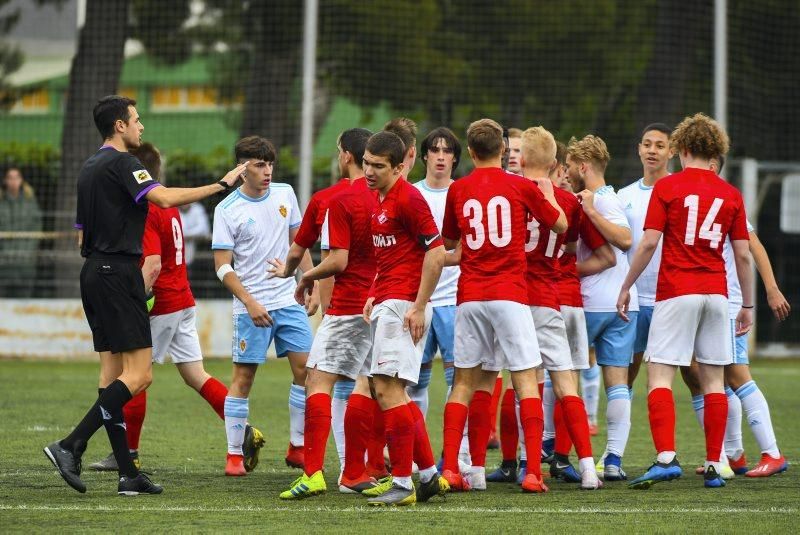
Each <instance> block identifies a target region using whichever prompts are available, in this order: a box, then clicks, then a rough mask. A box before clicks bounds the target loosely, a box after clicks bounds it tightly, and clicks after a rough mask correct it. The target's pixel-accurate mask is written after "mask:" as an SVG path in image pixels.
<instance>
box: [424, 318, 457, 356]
mask: <svg viewBox="0 0 800 535" xmlns="http://www.w3.org/2000/svg"><path fill="white" fill-rule="evenodd" d="M455 329H456V306H455V305H443V306H439V307H433V320H432V321H431V330H430V331H429V332H428V339H427V340H426V341H425V349H424V351H423V353H422V363H423V364H427V363H429V362H431V361H432V360H433V357H435V356H436V351H437V350H438V351H439V352H440V353H441V354H442V361H444V362H453V361H454V360H455V357H454V356H453V340H454V338H455Z"/></svg>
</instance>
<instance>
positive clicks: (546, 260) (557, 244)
mask: <svg viewBox="0 0 800 535" xmlns="http://www.w3.org/2000/svg"><path fill="white" fill-rule="evenodd" d="M554 193H555V197H556V202H558V205H559V206H560V207H561V209H562V210H563V211H564V215H565V216H566V217H567V225H568V227H567V231H566V232H564V233H563V234H556V233H555V232H553V231H552V230H550V229H549V228H547V227H542V225H540V224H539V222H538V221H536V218H535V217H533V215H532V214H528V232H527V238H526V240H525V253H526V255H527V258H528V270H527V275H526V279H527V283H528V303H527V304H529V305H531V306H541V307H549V308H554V309H556V310H558V309H559V308H560V306H559V305H560V303H559V297H558V286H557V284H558V280H559V279H560V278H561V267H560V266H559V263H558V253H559V251H561V246H562V245H563V244H564V243H569V242H574V241H577V239H578V227H579V225H580V217H581V211H582V209H581V205H580V204H579V203H578V199H577V198H576V197H575V195H573V194H571V193H567V192H566V191H564V190H562V189H560V188H555V189H554Z"/></svg>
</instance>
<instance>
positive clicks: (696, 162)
mask: <svg viewBox="0 0 800 535" xmlns="http://www.w3.org/2000/svg"><path fill="white" fill-rule="evenodd" d="M681 166H682V167H683V168H684V169H686V168H688V167H692V168H694V169H702V170H704V171H710V170H711V161H710V160H708V159H706V158H701V157H695V156H692V155H691V154H689V155H686V156H681Z"/></svg>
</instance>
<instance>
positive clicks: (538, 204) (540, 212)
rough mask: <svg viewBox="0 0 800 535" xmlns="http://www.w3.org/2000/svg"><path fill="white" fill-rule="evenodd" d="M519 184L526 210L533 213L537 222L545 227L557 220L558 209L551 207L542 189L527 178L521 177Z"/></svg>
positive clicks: (549, 226) (550, 226)
mask: <svg viewBox="0 0 800 535" xmlns="http://www.w3.org/2000/svg"><path fill="white" fill-rule="evenodd" d="M520 184H522V185H523V188H522V200H523V203H525V206H527V207H528V210H529V211H530V213H531V214H533V218H534V219H535V220H536V221H538V222H539V224H540V225H542V226H543V227H546V228H552V227H553V225H555V223H556V221H558V216H559V215H561V214H559V213H558V210H556V209H555V208H553V205H551V204H550V202H549V201H548V200H547V199H546V198H545V196H544V193H542V190H540V189H539V187H538V186H536V185H535V184H534V183H533V182H531V181H529V180H527V179H524V178H523V179H521V182H520Z"/></svg>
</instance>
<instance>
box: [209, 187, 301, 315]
mask: <svg viewBox="0 0 800 535" xmlns="http://www.w3.org/2000/svg"><path fill="white" fill-rule="evenodd" d="M300 220H301V214H300V207H299V206H298V204H297V197H295V194H294V190H293V189H292V186H290V185H289V184H276V183H274V182H273V183H272V184H271V185H270V187H269V190H267V193H266V194H264V196H262V197H260V198H258V199H254V198H252V197H248V196H247V195H245V194H244V193H242V191H241V189H237V190H236V191H234V192H233V193H231V194H230V195H228V196H227V197H226V198H225V200H223V201H222V202H220V203H219V204H218V205H217V207H216V208H215V209H214V231H213V236H212V243H211V248H212V249H227V250H231V251H233V268H234V270H236V275H238V276H239V280H241V281H242V285H243V286H244V287H245V289H246V290H247V291H248V292H249V293H250V295H252V296H253V297H254V298H255V299H256V300H257V301H258V302H259V303H261V304H262V305H263V306H264V308H266V309H267V310H275V309H278V308H283V307H286V306H289V305H292V304H294V303H295V300H294V290H295V287H296V286H297V285H296V283H295V280H294V278H293V277H289V278H287V279H281V278H278V277H273V278H267V268H268V267H269V264H268V262H267V261H268V260H272V259H273V258H286V256H287V254H288V253H289V229H294V228H297V227H299V226H300ZM233 313H234V314H245V313H247V308H246V307H245V306H244V304H242V302H241V301H239V300H238V299H237V298H236V297H234V298H233Z"/></svg>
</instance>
